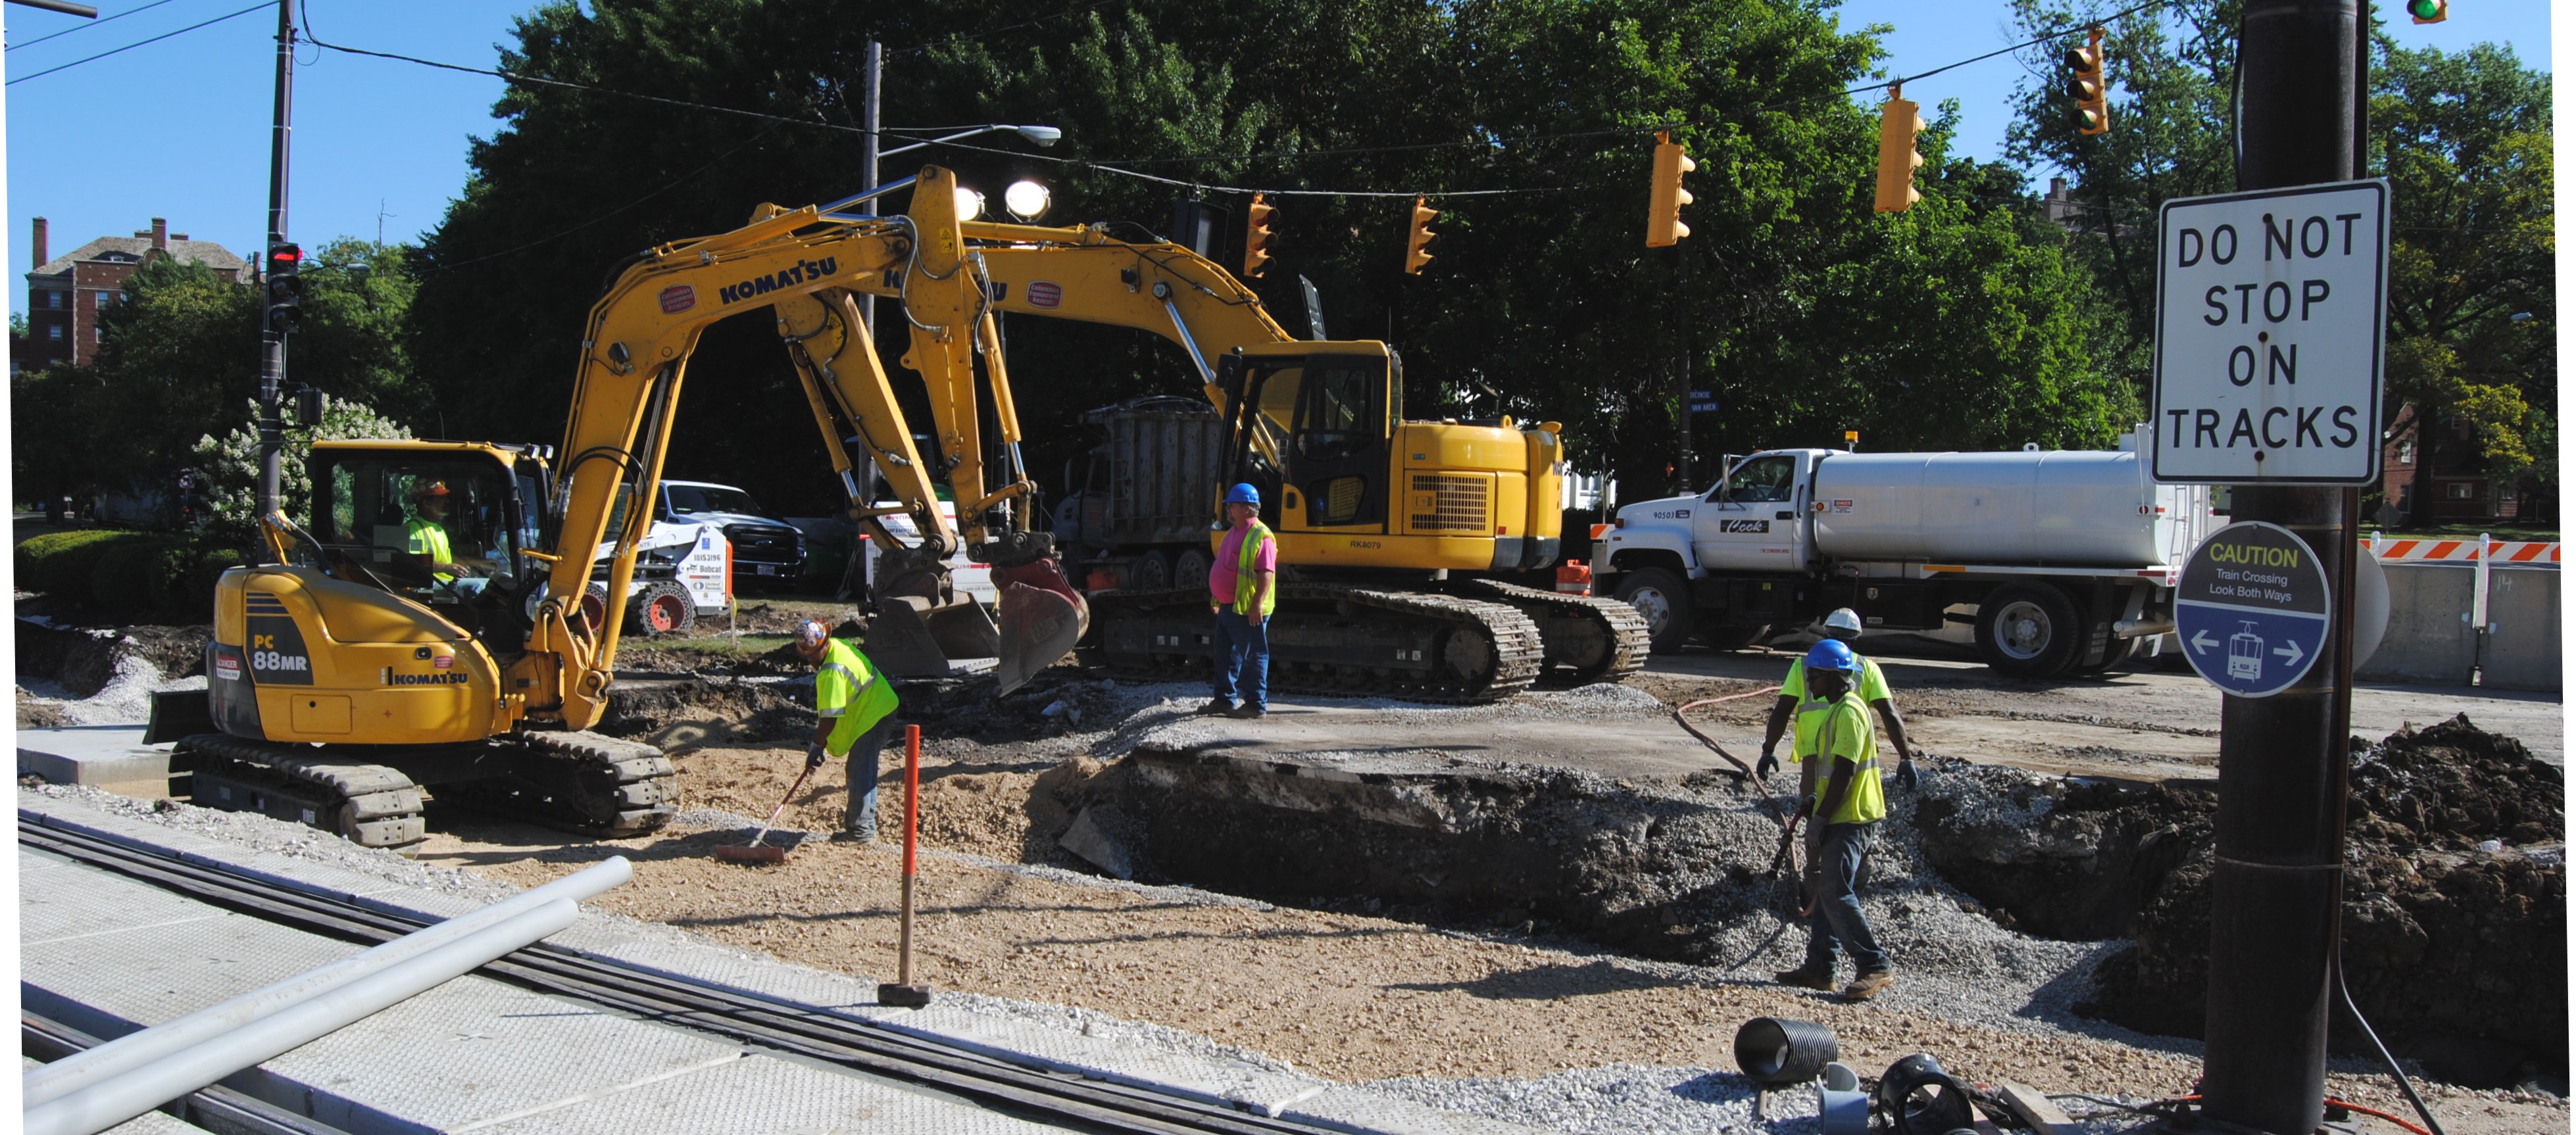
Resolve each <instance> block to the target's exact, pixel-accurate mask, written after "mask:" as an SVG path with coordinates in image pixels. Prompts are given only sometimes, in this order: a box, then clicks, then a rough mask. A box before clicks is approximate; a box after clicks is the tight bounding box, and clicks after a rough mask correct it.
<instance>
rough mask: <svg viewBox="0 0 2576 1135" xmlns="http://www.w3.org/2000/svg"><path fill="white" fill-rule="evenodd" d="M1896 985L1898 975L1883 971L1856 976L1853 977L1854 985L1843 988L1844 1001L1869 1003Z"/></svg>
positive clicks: (1872, 971) (1873, 971)
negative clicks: (1868, 1001)
mask: <svg viewBox="0 0 2576 1135" xmlns="http://www.w3.org/2000/svg"><path fill="white" fill-rule="evenodd" d="M1894 984H1896V975H1895V974H1893V973H1890V972H1888V971H1886V970H1883V969H1879V970H1871V971H1869V972H1868V973H1863V974H1855V975H1853V977H1852V983H1851V984H1849V985H1846V986H1844V987H1843V1000H1845V1001H1867V1000H1869V999H1870V998H1872V997H1876V996H1878V995H1879V994H1880V993H1883V992H1885V991H1886V990H1887V987H1888V986H1891V985H1894Z"/></svg>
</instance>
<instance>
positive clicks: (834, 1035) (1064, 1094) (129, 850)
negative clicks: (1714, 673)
mask: <svg viewBox="0 0 2576 1135" xmlns="http://www.w3.org/2000/svg"><path fill="white" fill-rule="evenodd" d="M18 842H19V844H20V845H21V846H23V847H30V848H35V849H38V850H42V851H47V852H51V853H53V854H55V855H60V856H63V857H64V858H67V859H71V860H75V861H77V862H81V863H86V864H89V865H91V866H94V867H99V868H103V869H106V870H110V871H114V872H117V873H118V874H121V875H125V876H128V877H131V878H135V879H139V880H142V881H144V882H147V883H150V884H152V885H154V886H158V887H161V888H163V889H166V890H170V891H173V892H176V893H179V894H182V895H186V896H188V897H190V898H193V899H197V900H198V901H201V902H205V903H208V904H210V905H213V906H218V907H222V908H224V909H227V910H232V911H237V912H239V913H242V914H247V915H250V916H252V917H255V918H259V919H262V920H265V921H269V922H274V923H278V924H280V925H284V926H291V927H294V928H296V929H299V930H304V931H308V932H310V933H315V934H321V935H325V936H328V937H332V938H338V939H342V940H344V941H350V942H359V943H365V944H368V945H373V944H376V943H380V942H386V941H390V940H392V939H395V938H399V937H401V936H403V935H405V934H409V933H411V932H413V931H415V930H419V929H420V928H422V927H424V926H427V925H430V923H428V922H426V921H423V920H419V919H411V918H405V917H402V916H400V915H393V914H386V913H384V912H381V911H376V910H370V909H368V908H366V907H362V906H358V905H356V904H354V903H348V902H342V901H339V900H336V899H330V898H324V897H321V896H318V895H309V894H304V893H302V892H298V891H291V890H284V889H280V888H277V887H274V886H272V885H270V884H267V883H264V882H261V881H259V880H257V879H252V878H249V877H247V876H243V875H240V874H236V873H234V872H231V871H227V870H224V869H222V868H219V867H211V866H207V865H204V864H200V863H192V862H187V861H184V860H181V859H179V858H177V857H175V856H170V855H163V854H158V853H155V852H149V851H143V850H139V849H136V848H133V847H128V846H125V845H122V844H118V843H115V842H112V841H109V840H105V839H101V838H98V837H96V836H91V835H87V834H84V833H80V832H74V831H66V830H62V829H58V828H45V827H39V826H37V825H36V824H33V823H24V822H22V823H21V824H20V826H19V828H18ZM476 972H478V973H481V974H483V975H484V976H487V977H492V978H496V979H498V980H502V981H508V982H511V983H513V984H516V985H520V986H523V987H525V988H528V989H532V990H535V991H538V992H541V993H547V994H552V995H555V996H559V997H568V998H572V999H575V1000H579V1001H585V1002H589V1003H591V1004H595V1005H600V1006H603V1007H605V1008H609V1009H613V1010H616V1011H618V1012H622V1013H626V1014H630V1015H633V1016H636V1017H641V1018H645V1019H649V1020H654V1021H659V1022H663V1023H667V1024H672V1025H677V1026H680V1027H683V1028H688V1029H693V1030H696V1031H699V1032H704V1033H709V1034H713V1035H716V1036H722V1037H727V1038H730V1039H732V1040H736V1041H740V1042H743V1043H746V1044H752V1045H757V1046H760V1047H763V1048H767V1049H771V1050H775V1051H779V1052H787V1053H794V1054H796V1055H799V1056H804V1057H808V1058H811V1059H815V1060H822V1061H826V1062H829V1063H832V1064H837V1065H840V1066H842V1067H845V1068H850V1069H854V1070H857V1071H860V1072H865V1073H868V1074H872V1075H877V1076H883V1077H887V1078H891V1079H896V1080H903V1081H907V1082H910V1083H914V1084H919V1085H922V1086H924V1087H927V1088H932V1089H936V1090H938V1091H942V1092H946V1093H949V1094H951V1095H955V1096H958V1097H962V1098H965V1099H969V1100H973V1101H975V1102H977V1103H979V1104H983V1105H985V1106H987V1107H991V1108H993V1109H994V1110H996V1111H1000V1112H1004V1113H1007V1114H1013V1115H1016V1116H1018V1117H1020V1118H1025V1119H1030V1120H1032V1121H1036V1122H1043V1123H1050V1124H1054V1125H1057V1126H1066V1127H1071V1128H1074V1129H1077V1130H1091V1131H1104V1132H1152V1133H1156V1135H1178V1133H1201V1132H1221V1133H1226V1135H1325V1133H1326V1132H1329V1131H1331V1130H1332V1129H1330V1128H1324V1127H1317V1126H1314V1125H1311V1124H1305V1123H1299V1122H1295V1121H1292V1120H1287V1119H1275V1118H1271V1117H1267V1116H1262V1115H1256V1114H1252V1113H1250V1112H1247V1111H1238V1110H1233V1109H1229V1108H1224V1107H1219V1106H1215V1105H1212V1104H1207V1103H1202V1102H1199V1101H1196V1100H1189V1099H1183V1098H1179V1097H1176V1096H1171V1095H1166V1094H1163V1093H1159V1092H1154V1091H1150V1090H1148V1089H1144V1088H1136V1087H1130V1086H1127V1085H1123V1084H1112V1083H1106V1082H1103V1081H1098V1080H1088V1079H1083V1078H1081V1077H1078V1076H1072V1075H1067V1074H1061V1073H1054V1072H1046V1071H1040V1070H1037V1069H1033V1068H1025V1067H1022V1066H1020V1065H1016V1064H1010V1063H1006V1062H1004V1061H1000V1060H995V1059H993V1058H991V1057H987V1056H982V1055H979V1054H976V1053H972V1052H968V1051H965V1050H962V1049H958V1048H952V1047H949V1046H947V1045H943V1044H940V1043H938V1042H936V1041H929V1040H923V1039H920V1038H918V1037H912V1036H906V1035H903V1034H900V1033H895V1032H891V1031H889V1030H886V1029H882V1028H878V1027H875V1026H873V1025H870V1024H867V1023H865V1022H861V1021H856V1020H852V1019H849V1018H846V1017H838V1016H833V1015H830V1014H825V1013H820V1012H814V1011H810V1010H799V1009H797V1008H794V1007H791V1006H788V1005H784V1004H781V1003H779V1002H775V1001H770V1000H767V999H764V998H760V997H755V996H752V995H749V994H743V993H736V992H733V991H730V990H725V989H720V988H717V987H714V986H710V985H705V984H701V983H698V982H692V981H688V980H686V979H682V978H674V977H670V976H667V975H664V974H657V973H650V972H646V971H644V970H640V969H636V968H633V967H630V966H625V965H621V964H619V963H616V962H612V961H602V960H600V959H597V958H589V957H583V956H581V955H578V954H575V953H572V952H571V951H568V950H564V949H560V948H557V947H553V946H548V945H546V944H544V943H542V942H540V943H538V944H536V945H533V946H529V947H527V948H525V949H522V950H519V951H517V952H515V953H511V954H507V955H505V956H503V957H501V958H500V959H498V960H496V961H494V962H492V963H491V964H490V965H487V966H485V967H483V968H482V969H480V970H478V971H476ZM21 1024H22V1031H24V1030H26V1029H30V1028H34V1027H35V1023H33V1022H26V1021H22V1023H21ZM55 1031H57V1033H59V1031H60V1030H59V1026H56V1027H55ZM83 1039H85V1038H83ZM67 1041H68V1042H70V1043H77V1041H73V1040H71V1038H65V1037H61V1036H59V1035H58V1036H57V1037H56V1041H55V1046H56V1047H68V1044H66V1043H65V1042H67ZM305 1130H314V1129H310V1128H307V1129H305Z"/></svg>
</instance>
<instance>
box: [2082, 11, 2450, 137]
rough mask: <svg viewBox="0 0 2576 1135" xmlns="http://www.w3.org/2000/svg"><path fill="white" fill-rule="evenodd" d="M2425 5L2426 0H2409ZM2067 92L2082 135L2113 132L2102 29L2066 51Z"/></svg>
mask: <svg viewBox="0 0 2576 1135" xmlns="http://www.w3.org/2000/svg"><path fill="white" fill-rule="evenodd" d="M2409 2H2410V3H2417V4H2420V3H2423V2H2424V0H2409ZM2066 93H2067V94H2068V95H2069V96H2072V97H2073V98H2074V99H2075V117H2076V121H2077V123H2078V124H2079V125H2078V130H2077V132H2078V133H2083V134H2108V133H2110V132H2111V104H2110V101H2109V97H2110V95H2109V91H2108V90H2107V89H2106V88H2105V87H2104V86H2103V84H2102V29H2101V28H2100V27H2095V28H2094V29H2093V38H2092V40H2091V42H2088V43H2086V44H2085V45H2084V46H2082V47H2070V48H2067V49H2066Z"/></svg>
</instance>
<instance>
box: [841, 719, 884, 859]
mask: <svg viewBox="0 0 2576 1135" xmlns="http://www.w3.org/2000/svg"><path fill="white" fill-rule="evenodd" d="M893 732H894V715H893V714H891V713H889V714H887V715H885V718H884V720H881V721H879V722H877V723H876V724H875V725H873V726H870V727H869V728H868V731H867V732H865V733H861V734H859V739H858V740H856V741H853V742H851V743H850V810H849V811H847V812H844V813H842V814H841V827H842V829H843V830H845V831H854V832H866V833H868V834H870V835H874V834H876V830H877V756H878V754H880V753H883V752H884V751H885V743H886V737H887V736H889V735H891V734H892V733H893Z"/></svg>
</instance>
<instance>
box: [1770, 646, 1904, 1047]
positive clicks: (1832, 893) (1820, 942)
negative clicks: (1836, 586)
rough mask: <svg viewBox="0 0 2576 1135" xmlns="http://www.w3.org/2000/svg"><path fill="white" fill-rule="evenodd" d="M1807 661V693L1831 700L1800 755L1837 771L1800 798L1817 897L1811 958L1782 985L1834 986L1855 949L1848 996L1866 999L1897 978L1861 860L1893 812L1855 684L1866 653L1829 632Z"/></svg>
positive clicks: (1810, 927) (1810, 922) (1810, 924)
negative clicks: (1868, 911) (1869, 909)
mask: <svg viewBox="0 0 2576 1135" xmlns="http://www.w3.org/2000/svg"><path fill="white" fill-rule="evenodd" d="M1806 662H1807V675H1806V677H1807V687H1808V693H1809V694H1810V696H1811V698H1812V699H1813V700H1818V701H1822V702H1823V703H1824V708H1823V709H1821V710H1818V711H1817V713H1816V728H1815V732H1814V734H1813V735H1812V737H1813V739H1812V742H1810V741H1808V740H1804V739H1802V740H1801V741H1800V743H1799V746H1800V747H1799V749H1798V750H1797V757H1798V759H1800V760H1801V761H1804V762H1806V763H1807V764H1808V765H1809V767H1811V768H1821V767H1826V766H1830V768H1831V770H1832V771H1831V772H1829V773H1825V774H1822V775H1819V776H1817V777H1815V778H1814V779H1816V780H1819V781H1821V782H1822V787H1820V788H1819V789H1818V790H1817V791H1816V792H1815V793H1814V794H1813V795H1806V796H1801V797H1800V798H1799V801H1798V813H1797V815H1798V819H1802V820H1805V821H1807V882H1808V887H1807V893H1808V895H1809V896H1810V898H1811V899H1812V900H1813V901H1814V903H1815V907H1814V910H1813V913H1811V914H1810V915H1809V916H1808V919H1807V961H1806V964H1804V965H1801V966H1799V967H1798V968H1796V969H1793V970H1786V971H1783V972H1781V973H1780V974H1778V975H1777V976H1778V978H1779V979H1780V983H1781V984H1783V985H1795V986H1801V987H1803V988H1807V989H1825V990H1830V989H1832V988H1833V987H1834V959H1835V955H1836V954H1837V953H1839V952H1848V953H1850V954H1851V958H1852V968H1853V971H1854V972H1853V975H1852V982H1851V984H1850V985H1846V986H1844V987H1843V998H1844V999H1845V1000H1849V1001H1866V1000H1868V999H1869V998H1871V997H1875V996H1877V995H1878V993H1879V992H1880V991H1881V990H1884V989H1886V988H1887V987H1888V986H1889V985H1890V984H1892V983H1893V982H1894V981H1895V977H1894V975H1893V974H1892V973H1891V972H1890V971H1889V967H1888V961H1887V954H1886V953H1885V952H1883V951H1881V950H1880V949H1879V948H1878V939H1877V937H1876V936H1875V935H1873V934H1871V933H1870V928H1869V919H1868V918H1866V917H1865V916H1863V915H1862V914H1861V910H1860V894H1859V887H1860V871H1861V862H1862V861H1863V860H1865V859H1867V858H1868V857H1869V849H1870V845H1871V844H1872V843H1874V842H1876V841H1877V838H1878V821H1879V820H1881V819H1883V818H1885V817H1886V815H1887V797H1886V794H1885V793H1884V792H1883V791H1882V790H1881V789H1880V788H1879V783H1878V738H1877V736H1876V734H1875V732H1874V731H1873V730H1872V729H1871V728H1870V722H1869V710H1868V709H1867V708H1865V707H1864V706H1863V705H1862V703H1861V699H1860V695H1859V694H1858V693H1857V692H1856V691H1855V690H1854V689H1853V685H1854V683H1855V681H1856V679H1857V676H1858V673H1859V671H1860V668H1861V661H1860V656H1858V655H1856V654H1853V653H1852V650H1851V648H1850V647H1848V646H1845V645H1843V644H1842V643H1841V642H1840V641H1838V640H1835V639H1826V640H1825V641H1823V642H1820V643H1817V644H1816V645H1815V647H1814V648H1813V649H1811V650H1809V651H1807V659H1806ZM1810 743H1812V745H1813V747H1812V748H1810V747H1808V746H1809V744H1810ZM1793 822H1794V821H1793Z"/></svg>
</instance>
